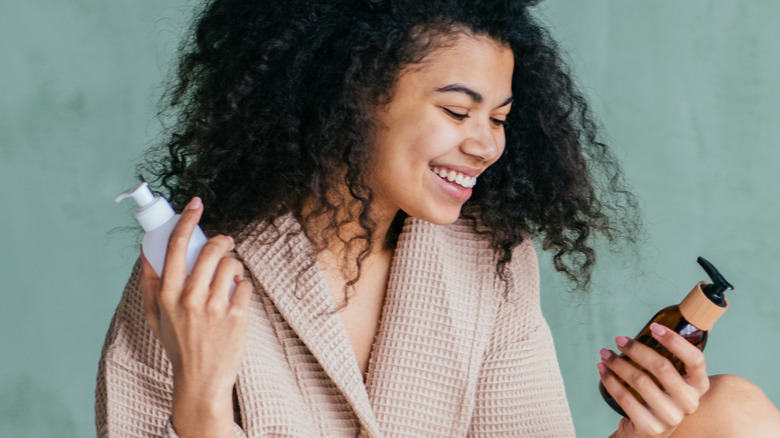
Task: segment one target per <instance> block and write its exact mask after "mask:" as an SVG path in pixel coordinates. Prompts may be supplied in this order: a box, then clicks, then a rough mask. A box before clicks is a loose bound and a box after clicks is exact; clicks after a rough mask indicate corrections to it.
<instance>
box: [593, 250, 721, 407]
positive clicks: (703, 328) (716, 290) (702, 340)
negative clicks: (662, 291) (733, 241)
mask: <svg viewBox="0 0 780 438" xmlns="http://www.w3.org/2000/svg"><path fill="white" fill-rule="evenodd" d="M698 262H699V264H700V265H701V266H702V267H703V268H704V270H705V271H707V274H709V276H710V278H711V279H712V283H705V282H700V283H698V284H697V285H696V286H695V287H694V288H693V290H691V292H690V293H689V294H688V296H686V297H685V299H684V300H682V302H681V303H680V304H679V305H675V306H669V307H667V308H665V309H663V310H661V311H660V312H658V313H656V314H655V316H653V318H652V319H651V320H650V321H649V322H648V323H647V325H645V327H644V328H643V329H642V330H641V331H640V332H639V334H638V335H637V336H636V338H634V339H635V340H637V341H638V342H641V343H643V344H645V345H648V346H650V347H652V348H654V349H655V350H656V351H658V352H659V353H661V354H662V355H663V356H665V357H666V358H667V359H669V361H670V362H671V363H672V364H673V365H674V367H675V368H677V371H679V372H680V373H684V372H685V365H683V363H682V362H681V361H680V360H679V359H677V357H675V356H674V355H673V354H672V353H670V352H669V350H667V349H666V348H664V347H663V346H662V345H661V344H659V343H658V341H656V340H655V338H653V335H652V334H651V333H650V324H652V323H654V322H655V323H658V324H661V325H663V326H665V327H668V328H669V329H671V330H674V331H675V332H677V333H679V334H680V335H682V336H683V337H684V338H685V339H687V340H688V342H690V343H691V344H693V345H694V346H696V347H697V348H699V349H700V350H704V346H705V345H706V344H707V334H708V333H709V331H710V330H711V329H712V326H713V324H715V321H717V320H718V318H719V317H720V316H721V315H723V313H724V312H725V311H726V308H728V301H726V298H725V297H724V296H723V293H724V292H725V291H726V290H727V289H733V288H734V287H733V286H731V284H729V282H728V281H726V279H725V278H723V276H722V275H721V274H720V272H718V270H717V269H715V267H714V266H713V265H712V264H711V263H710V262H708V261H707V260H705V259H704V258H702V257H699V259H698ZM623 357H625V358H626V359H628V360H629V361H630V362H631V363H632V364H633V365H634V366H636V367H637V368H639V369H641V370H644V368H642V367H641V366H639V365H637V364H636V363H634V362H633V361H631V358H628V357H627V356H625V355H623ZM650 377H653V376H652V375H651V376H650ZM653 380H655V377H653ZM656 383H657V384H658V386H661V385H660V384H659V383H658V381H657V380H656ZM623 385H625V387H626V388H628V390H629V391H631V393H632V394H633V395H634V397H636V398H637V400H639V401H640V402H642V403H644V400H643V399H642V397H641V396H640V395H639V394H638V393H636V392H635V391H634V390H633V388H631V387H630V386H629V385H628V384H627V383H625V382H623ZM599 392H601V396H602V397H604V400H605V401H606V402H607V404H608V405H609V406H610V407H612V409H614V410H615V411H616V412H617V413H619V414H620V415H622V416H624V417H625V416H626V413H625V412H623V409H622V408H621V407H620V405H618V404H617V402H615V400H614V399H613V398H612V396H611V395H610V394H609V392H607V390H606V388H604V385H602V384H601V383H599Z"/></svg>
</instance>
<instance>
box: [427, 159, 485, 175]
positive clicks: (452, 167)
mask: <svg viewBox="0 0 780 438" xmlns="http://www.w3.org/2000/svg"><path fill="white" fill-rule="evenodd" d="M428 167H431V168H432V167H438V168H444V169H447V170H454V171H455V172H459V173H462V174H464V175H466V176H471V177H475V178H476V177H478V176H479V175H480V174H481V173H482V169H475V168H473V167H468V166H458V165H454V164H443V163H435V162H431V163H430V164H429V165H428Z"/></svg>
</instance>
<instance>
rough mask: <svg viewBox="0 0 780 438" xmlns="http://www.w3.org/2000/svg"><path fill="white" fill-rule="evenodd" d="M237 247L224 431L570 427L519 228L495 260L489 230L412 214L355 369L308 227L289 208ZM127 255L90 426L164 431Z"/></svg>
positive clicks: (165, 401)
mask: <svg viewBox="0 0 780 438" xmlns="http://www.w3.org/2000/svg"><path fill="white" fill-rule="evenodd" d="M253 227H254V231H255V232H254V233H253V234H252V235H251V236H250V237H247V238H245V239H243V240H242V241H240V242H239V243H238V246H237V248H236V252H237V253H238V256H239V257H240V259H241V260H242V261H243V262H244V264H245V266H246V268H247V270H248V271H249V273H250V274H251V277H252V280H253V282H254V286H255V289H256V293H255V294H254V295H253V297H252V300H251V303H250V316H249V318H250V320H249V328H248V332H247V338H246V353H245V356H244V359H243V363H242V367H241V370H240V372H239V375H238V379H237V382H236V386H235V408H236V415H235V417H236V425H235V434H236V437H305V438H311V437H363V438H365V437H375V438H379V437H414V438H421V437H447V438H452V437H555V438H562V437H573V436H574V427H573V425H572V421H571V414H570V411H569V406H568V403H567V401H566V394H565V392H564V387H563V380H562V378H561V374H560V370H559V367H558V362H557V359H556V356H555V350H554V346H553V341H552V336H551V334H550V330H549V327H548V325H547V323H546V322H545V320H544V318H543V316H542V313H541V308H540V303H539V274H538V267H537V260H536V253H535V251H534V248H533V245H532V244H531V243H530V241H529V239H526V242H525V243H523V244H521V245H520V246H518V247H517V248H516V249H515V251H514V252H513V257H512V262H511V264H510V265H509V267H508V268H509V269H508V273H507V274H508V275H506V276H505V280H506V281H503V280H502V279H501V278H500V277H499V276H498V275H497V274H496V254H495V252H494V251H493V250H492V249H491V247H490V245H489V242H488V241H487V240H486V239H485V237H483V236H480V235H479V234H477V233H475V232H474V231H473V230H472V227H471V225H470V224H469V223H466V222H465V221H459V222H457V223H455V224H452V225H447V226H437V225H433V224H430V223H427V222H424V221H420V220H417V219H413V218H408V219H407V220H406V223H405V224H404V228H403V231H402V233H401V236H400V237H399V241H398V245H397V247H396V250H395V254H394V256H393V260H392V265H391V271H390V277H389V282H388V285H387V294H386V298H385V303H384V308H383V311H382V316H381V321H380V326H379V329H378V331H377V334H376V338H375V341H374V346H373V348H372V352H371V359H370V362H369V368H368V373H367V376H366V377H365V381H364V376H363V375H362V373H361V371H360V369H359V367H358V364H357V361H356V359H355V355H354V353H353V350H352V347H351V344H350V342H349V339H348V337H347V332H346V329H345V327H344V325H343V323H342V321H341V318H340V316H339V314H338V312H337V311H335V309H336V303H335V302H334V300H333V297H332V294H331V293H330V292H329V290H328V286H327V283H326V280H325V277H324V275H323V272H322V271H321V269H320V268H319V265H318V264H317V263H316V259H315V255H314V252H313V250H312V247H311V245H310V242H309V241H308V239H307V238H306V237H305V235H304V234H303V233H302V232H301V229H300V224H299V223H298V222H297V221H296V220H295V219H293V218H292V217H291V216H285V217H282V218H280V219H278V220H277V221H275V223H274V224H259V225H254V226H253ZM139 266H140V265H139V264H136V267H135V268H134V270H133V273H132V275H131V277H130V280H129V282H128V283H127V286H126V288H125V291H124V295H123V296H122V299H121V302H120V303H119V306H118V308H117V310H116V313H115V315H114V318H113V320H112V322H111V326H110V328H109V331H108V335H107V337H106V342H105V345H104V348H103V353H102V357H101V361H100V366H99V372H98V382H97V389H96V405H95V410H96V423H97V432H98V436H99V437H176V434H175V431H174V429H173V428H172V426H171V423H170V420H169V419H170V413H171V403H172V395H173V383H172V371H171V365H170V363H169V361H168V359H167V358H166V355H165V352H164V350H163V349H162V347H161V345H160V344H159V343H158V341H157V340H156V338H155V337H154V335H153V333H152V332H151V330H150V329H149V327H148V326H147V325H146V322H145V319H144V310H143V303H142V299H141V293H140V290H139V287H138V278H139V269H140V268H139Z"/></svg>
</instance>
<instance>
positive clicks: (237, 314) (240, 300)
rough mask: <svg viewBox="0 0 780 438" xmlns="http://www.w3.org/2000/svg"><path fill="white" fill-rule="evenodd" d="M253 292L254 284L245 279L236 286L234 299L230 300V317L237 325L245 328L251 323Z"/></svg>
mask: <svg viewBox="0 0 780 438" xmlns="http://www.w3.org/2000/svg"><path fill="white" fill-rule="evenodd" d="M253 292H254V287H253V286H252V282H251V281H249V280H246V279H244V280H241V281H240V282H238V283H237V284H236V290H235V291H234V293H233V298H231V299H230V315H231V317H232V318H233V319H234V322H235V323H236V324H240V325H241V326H242V327H244V328H245V327H246V325H247V324H248V323H249V316H248V315H249V310H248V309H249V302H250V300H251V298H252V293H253Z"/></svg>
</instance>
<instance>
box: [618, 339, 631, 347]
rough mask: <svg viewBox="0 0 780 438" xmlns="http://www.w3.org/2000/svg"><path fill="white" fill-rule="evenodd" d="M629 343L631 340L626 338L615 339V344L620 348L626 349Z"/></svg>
mask: <svg viewBox="0 0 780 438" xmlns="http://www.w3.org/2000/svg"><path fill="white" fill-rule="evenodd" d="M628 341H630V339H628V338H627V337H625V336H618V337H616V338H615V344H617V346H618V347H625V346H626V345H627V344H628Z"/></svg>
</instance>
